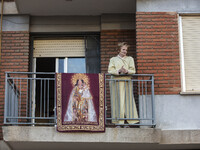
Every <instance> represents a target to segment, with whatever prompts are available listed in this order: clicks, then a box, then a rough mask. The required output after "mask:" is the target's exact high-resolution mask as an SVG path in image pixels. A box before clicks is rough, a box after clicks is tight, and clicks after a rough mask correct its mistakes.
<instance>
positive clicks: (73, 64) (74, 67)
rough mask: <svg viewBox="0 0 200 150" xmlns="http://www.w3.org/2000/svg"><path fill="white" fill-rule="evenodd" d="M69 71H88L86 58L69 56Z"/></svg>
mask: <svg viewBox="0 0 200 150" xmlns="http://www.w3.org/2000/svg"><path fill="white" fill-rule="evenodd" d="M67 72H68V73H86V65H85V58H68V61H67Z"/></svg>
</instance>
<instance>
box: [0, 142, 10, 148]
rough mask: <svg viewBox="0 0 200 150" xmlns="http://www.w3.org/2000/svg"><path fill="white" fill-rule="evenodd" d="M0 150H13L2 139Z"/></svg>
mask: <svg viewBox="0 0 200 150" xmlns="http://www.w3.org/2000/svg"><path fill="white" fill-rule="evenodd" d="M0 150H11V148H10V147H9V146H8V144H7V143H6V142H4V141H2V140H0Z"/></svg>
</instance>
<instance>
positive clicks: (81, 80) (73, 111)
mask: <svg viewBox="0 0 200 150" xmlns="http://www.w3.org/2000/svg"><path fill="white" fill-rule="evenodd" d="M71 81H72V84H73V85H74V88H73V90H72V92H71V94H70V98H69V102H68V107H67V111H66V114H65V117H64V121H71V122H77V123H83V124H84V123H88V122H97V115H96V112H95V109H94V103H93V97H92V95H91V93H90V90H89V79H88V77H87V75H85V74H74V75H73V76H72V79H71Z"/></svg>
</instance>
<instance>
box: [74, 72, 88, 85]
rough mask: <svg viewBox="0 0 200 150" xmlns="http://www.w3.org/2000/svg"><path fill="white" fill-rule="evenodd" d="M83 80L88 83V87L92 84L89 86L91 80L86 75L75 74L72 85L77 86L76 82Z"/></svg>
mask: <svg viewBox="0 0 200 150" xmlns="http://www.w3.org/2000/svg"><path fill="white" fill-rule="evenodd" d="M79 79H80V80H83V81H84V83H86V84H87V86H89V85H90V84H89V78H88V76H87V75H86V74H83V73H76V74H74V75H73V76H72V78H71V83H72V85H73V86H74V85H75V84H76V82H77V80H79Z"/></svg>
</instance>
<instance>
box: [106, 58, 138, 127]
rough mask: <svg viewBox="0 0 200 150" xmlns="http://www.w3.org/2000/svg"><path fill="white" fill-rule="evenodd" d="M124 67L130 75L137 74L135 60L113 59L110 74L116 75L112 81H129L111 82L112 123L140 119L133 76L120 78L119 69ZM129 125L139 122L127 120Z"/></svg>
mask: <svg viewBox="0 0 200 150" xmlns="http://www.w3.org/2000/svg"><path fill="white" fill-rule="evenodd" d="M122 66H123V67H124V68H125V69H126V70H128V74H129V75H130V74H135V73H136V70H135V63H134V59H133V58H132V57H130V56H125V57H123V58H121V57H120V56H116V57H112V58H111V59H110V63H109V66H108V73H110V74H112V75H114V76H112V79H115V80H127V81H110V92H111V113H112V118H115V119H114V120H112V123H115V124H124V121H125V120H118V119H119V118H122V119H123V118H125V117H126V118H133V119H137V118H138V113H137V109H136V105H135V99H134V96H133V84H132V81H131V76H119V72H118V71H119V69H120V68H121V67H122ZM127 122H128V123H129V124H135V123H137V122H139V121H138V120H127Z"/></svg>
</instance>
